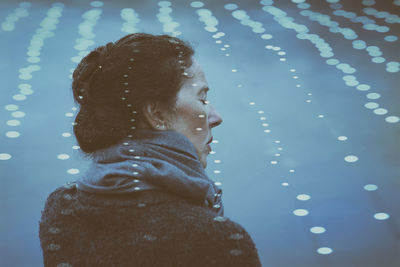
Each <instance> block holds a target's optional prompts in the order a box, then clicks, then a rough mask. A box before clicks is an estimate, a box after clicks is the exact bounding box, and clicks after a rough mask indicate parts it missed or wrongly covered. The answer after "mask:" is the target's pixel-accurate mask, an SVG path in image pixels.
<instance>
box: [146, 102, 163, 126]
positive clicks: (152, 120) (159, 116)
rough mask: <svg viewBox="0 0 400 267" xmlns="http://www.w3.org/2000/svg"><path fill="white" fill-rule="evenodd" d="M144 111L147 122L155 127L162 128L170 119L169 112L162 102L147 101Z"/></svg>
mask: <svg viewBox="0 0 400 267" xmlns="http://www.w3.org/2000/svg"><path fill="white" fill-rule="evenodd" d="M142 113H143V117H144V119H145V120H146V122H147V124H148V125H149V126H150V127H152V128H153V129H162V125H164V128H165V126H166V124H167V119H168V118H167V116H166V114H167V113H166V112H165V110H164V109H163V108H162V107H161V105H160V104H158V103H154V102H149V103H146V104H144V105H143V107H142ZM157 125H158V126H159V127H157Z"/></svg>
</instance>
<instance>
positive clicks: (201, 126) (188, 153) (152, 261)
mask: <svg viewBox="0 0 400 267" xmlns="http://www.w3.org/2000/svg"><path fill="white" fill-rule="evenodd" d="M193 54H194V51H193V49H192V48H191V47H190V45H189V44H187V43H185V42H183V41H182V40H180V39H178V38H175V37H171V36H167V35H159V36H156V35H150V34H144V33H138V34H130V35H127V36H125V37H123V38H122V39H120V40H119V41H117V42H116V43H108V44H107V45H105V46H101V47H99V48H96V49H95V50H94V51H92V52H91V53H90V54H88V55H87V56H86V57H85V58H83V60H82V61H81V62H80V64H79V65H78V67H77V68H76V70H75V71H74V73H73V84H72V88H73V95H74V99H75V102H76V103H77V104H79V105H80V111H79V113H78V114H77V116H76V119H75V123H74V134H75V136H76V139H77V141H78V143H79V145H80V148H81V150H82V151H83V152H84V154H85V155H86V156H88V157H90V158H91V160H92V164H91V166H90V167H89V169H88V170H87V172H86V173H85V174H84V175H83V176H82V177H81V178H80V179H78V180H77V181H75V182H72V183H67V184H65V185H64V186H62V187H59V188H58V189H56V190H55V191H54V192H52V193H51V194H50V196H49V197H48V199H47V201H46V204H45V209H44V211H43V213H42V219H41V222H40V229H39V234H40V240H41V246H42V250H43V257H44V264H45V266H153V267H154V266H261V264H260V261H259V258H258V253H257V250H256V247H255V245H254V243H253V241H252V239H251V237H250V236H249V235H248V233H247V232H246V231H245V230H244V229H243V228H242V227H241V226H240V225H239V224H237V223H235V222H233V221H231V220H229V219H228V218H226V217H224V216H223V205H222V201H221V194H222V190H221V189H220V188H218V187H217V186H216V185H215V184H214V182H213V181H212V180H210V179H209V178H208V177H207V175H206V173H205V171H204V169H205V168H206V166H207V155H208V153H209V152H210V150H211V148H210V146H209V143H211V141H212V134H211V129H212V128H213V127H216V126H218V125H219V124H221V122H222V118H221V116H220V115H219V114H218V113H217V112H216V110H215V109H214V107H213V106H212V105H211V104H210V103H209V101H207V100H206V97H207V90H208V87H207V81H206V79H205V76H204V73H203V71H202V69H201V67H200V66H199V64H198V63H197V62H196V60H195V59H194V58H193Z"/></svg>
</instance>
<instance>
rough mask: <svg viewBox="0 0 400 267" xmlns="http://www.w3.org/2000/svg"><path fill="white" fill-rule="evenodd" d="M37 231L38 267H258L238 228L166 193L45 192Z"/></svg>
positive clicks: (250, 243) (245, 235)
mask: <svg viewBox="0 0 400 267" xmlns="http://www.w3.org/2000/svg"><path fill="white" fill-rule="evenodd" d="M39 228H40V229H39V235H40V241H41V246H42V250H43V259H44V265H45V266H52V267H53V266H54V267H56V266H57V267H69V266H74V267H78V266H84V267H90V266H96V267H101V266H107V267H111V266H119V267H124V266H151V267H158V266H165V267H169V266H174V267H179V266H185V267H188V266H194V267H195V266H202V267H206V266H207V267H208V266H210V267H211V266H218V267H223V266H227V267H236V266H237V267H239V266H240V267H246V266H248V267H253V266H254V267H255V266H261V264H260V260H259V256H258V253H257V250H256V247H255V245H254V243H253V241H252V239H251V237H250V236H249V234H248V233H247V232H246V231H245V229H243V227H241V226H240V225H239V224H238V223H235V222H233V221H231V220H230V219H228V218H226V217H221V216H218V215H217V213H216V212H215V211H214V210H212V209H209V208H207V207H206V206H204V203H194V202H191V201H190V200H188V199H185V198H182V197H181V196H178V195H176V194H173V193H170V192H168V191H162V190H149V191H143V192H137V193H136V194H129V195H101V194H93V193H88V192H84V191H81V190H78V189H77V187H76V184H75V183H68V184H66V185H64V186H62V187H59V188H57V189H56V190H55V191H54V192H52V193H51V194H50V195H49V197H48V199H47V201H46V204H45V208H44V211H43V212H42V219H41V221H40V227H39Z"/></svg>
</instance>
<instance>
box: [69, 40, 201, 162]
mask: <svg viewBox="0 0 400 267" xmlns="http://www.w3.org/2000/svg"><path fill="white" fill-rule="evenodd" d="M193 54H194V50H193V48H192V47H191V46H190V45H189V44H188V43H186V42H184V41H182V40H180V39H178V38H176V37H171V36H168V35H151V34H146V33H135V34H129V35H126V36H125V37H123V38H121V39H120V40H118V41H117V42H115V43H112V42H110V43H108V44H106V45H104V46H100V47H97V48H96V49H94V50H93V51H92V52H90V53H89V54H88V55H87V56H85V57H84V58H83V59H82V61H81V62H80V63H79V65H78V66H77V68H76V69H75V71H74V73H73V82H72V90H73V95H74V100H75V103H77V104H78V105H79V106H80V110H79V113H78V114H77V116H76V118H75V123H74V134H75V137H76V139H77V141H78V144H79V146H80V148H81V150H82V151H83V152H84V153H87V154H86V155H87V156H88V154H90V153H92V152H94V151H96V150H98V149H102V148H106V147H108V146H111V145H115V144H117V143H119V142H121V141H122V140H123V139H125V138H126V137H127V136H128V134H129V132H130V130H131V126H132V122H131V119H132V112H131V111H132V110H134V111H136V112H137V113H136V114H135V118H136V121H135V123H139V122H140V121H143V120H144V119H145V118H144V116H143V114H141V111H142V107H143V105H144V104H146V103H148V102H153V103H159V104H161V105H162V106H164V107H166V108H167V109H171V110H172V109H173V108H174V107H175V105H176V100H177V93H178V91H179V90H180V88H181V86H182V85H183V83H184V79H185V76H184V75H182V74H183V73H184V71H185V68H189V67H190V66H191V65H192V60H191V57H192V56H193ZM127 103H129V104H127Z"/></svg>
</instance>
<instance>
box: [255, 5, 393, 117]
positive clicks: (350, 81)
mask: <svg viewBox="0 0 400 267" xmlns="http://www.w3.org/2000/svg"><path fill="white" fill-rule="evenodd" d="M260 3H261V4H263V5H265V6H264V7H263V10H264V11H265V12H268V13H269V14H271V15H273V16H274V19H275V20H276V21H277V22H278V23H279V24H281V25H282V26H283V27H285V28H289V29H293V30H295V31H296V32H297V33H298V34H297V35H296V37H297V38H298V39H308V40H310V41H311V42H312V43H313V44H314V45H315V46H316V47H317V48H318V49H319V50H320V52H321V53H320V55H321V57H325V58H326V57H328V58H329V57H332V56H333V52H332V48H331V47H330V45H329V44H328V43H326V42H325V41H324V40H323V39H322V38H320V37H319V36H318V35H317V34H308V33H306V32H308V28H307V27H306V26H305V25H302V24H297V23H295V22H294V19H293V18H292V17H288V16H287V14H286V12H284V11H283V10H281V9H279V8H277V7H274V6H272V3H273V1H272V0H262V1H260ZM371 49H372V48H370V50H371ZM326 63H327V64H328V65H332V66H337V68H338V69H339V70H341V71H342V72H344V73H345V74H348V73H353V72H355V71H356V69H355V68H353V67H351V66H350V65H349V64H347V63H344V62H340V61H339V60H338V59H335V58H329V59H327V60H326ZM343 80H344V81H345V84H346V85H347V86H351V87H353V86H356V88H357V89H358V90H360V91H367V90H370V88H371V86H370V85H368V84H361V83H360V82H359V81H358V80H357V77H356V76H354V75H344V76H343ZM367 97H368V98H369V97H374V99H378V98H380V95H379V94H377V93H374V94H373V95H368V96H367ZM369 99H370V98H369ZM365 107H366V108H368V109H373V112H374V114H376V115H386V114H387V113H388V112H389V111H388V110H387V109H386V108H382V107H379V104H378V103H376V102H367V103H366V104H365ZM385 121H386V122H388V123H397V122H399V121H400V118H399V117H398V116H387V117H386V118H385Z"/></svg>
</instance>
